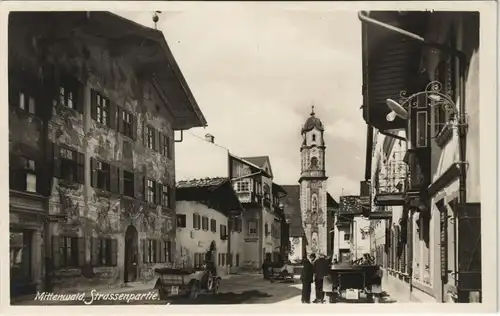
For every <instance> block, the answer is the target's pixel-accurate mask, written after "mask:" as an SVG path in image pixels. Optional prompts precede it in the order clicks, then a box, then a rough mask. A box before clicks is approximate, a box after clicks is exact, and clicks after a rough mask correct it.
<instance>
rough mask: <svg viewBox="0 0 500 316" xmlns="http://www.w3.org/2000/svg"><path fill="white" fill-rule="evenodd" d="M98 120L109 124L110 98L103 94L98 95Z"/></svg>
mask: <svg viewBox="0 0 500 316" xmlns="http://www.w3.org/2000/svg"><path fill="white" fill-rule="evenodd" d="M96 98H97V100H96V121H97V122H99V123H101V124H103V125H106V126H109V103H110V101H109V99H108V98H105V97H103V96H102V95H101V94H99V93H97V95H96Z"/></svg>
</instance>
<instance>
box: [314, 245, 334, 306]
mask: <svg viewBox="0 0 500 316" xmlns="http://www.w3.org/2000/svg"><path fill="white" fill-rule="evenodd" d="M329 270H330V264H329V262H328V260H327V259H326V258H325V255H324V254H320V255H319V258H318V259H317V260H316V261H314V274H315V276H314V285H315V290H316V299H315V300H314V301H313V303H323V302H324V300H325V292H323V279H324V278H325V276H327V275H328V271H329Z"/></svg>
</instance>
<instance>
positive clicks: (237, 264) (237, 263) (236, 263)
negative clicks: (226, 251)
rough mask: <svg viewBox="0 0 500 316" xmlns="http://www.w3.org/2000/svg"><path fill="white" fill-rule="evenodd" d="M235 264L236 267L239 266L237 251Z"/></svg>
mask: <svg viewBox="0 0 500 316" xmlns="http://www.w3.org/2000/svg"><path fill="white" fill-rule="evenodd" d="M235 265H236V266H237V267H239V266H240V254H239V253H237V254H236V262H235Z"/></svg>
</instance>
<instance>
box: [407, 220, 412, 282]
mask: <svg viewBox="0 0 500 316" xmlns="http://www.w3.org/2000/svg"><path fill="white" fill-rule="evenodd" d="M407 235H408V237H407V238H406V243H407V251H406V266H407V269H406V271H407V273H408V274H409V275H412V273H413V215H412V213H411V212H410V214H409V216H408V229H407Z"/></svg>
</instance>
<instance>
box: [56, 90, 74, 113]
mask: <svg viewBox="0 0 500 316" xmlns="http://www.w3.org/2000/svg"><path fill="white" fill-rule="evenodd" d="M74 92H75V91H74V90H73V89H71V88H70V87H68V86H61V87H59V104H61V105H64V106H65V107H68V108H70V109H74V108H75V98H74V97H75V93H74Z"/></svg>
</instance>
